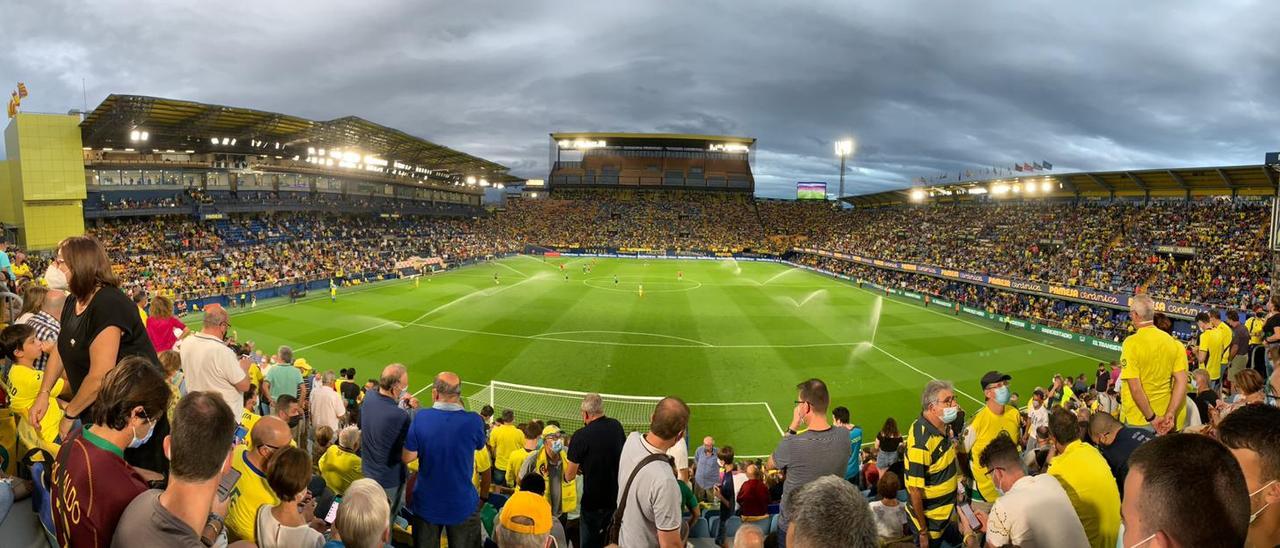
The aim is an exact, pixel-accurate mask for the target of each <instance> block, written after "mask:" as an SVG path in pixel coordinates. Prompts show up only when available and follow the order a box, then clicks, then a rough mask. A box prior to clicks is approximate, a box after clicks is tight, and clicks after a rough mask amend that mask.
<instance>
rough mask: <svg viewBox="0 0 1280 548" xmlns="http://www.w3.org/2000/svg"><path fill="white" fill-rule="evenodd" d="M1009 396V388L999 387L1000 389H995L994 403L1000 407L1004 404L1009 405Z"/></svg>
mask: <svg viewBox="0 0 1280 548" xmlns="http://www.w3.org/2000/svg"><path fill="white" fill-rule="evenodd" d="M1010 395H1011V394H1010V393H1009V387H1008V386H1001V387H1000V388H997V389H996V403H998V404H1000V405H1004V404H1006V403H1009V396H1010Z"/></svg>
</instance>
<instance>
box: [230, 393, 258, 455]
mask: <svg viewBox="0 0 1280 548" xmlns="http://www.w3.org/2000/svg"><path fill="white" fill-rule="evenodd" d="M257 408H258V385H256V384H251V385H249V390H248V391H246V392H245V393H244V409H241V410H240V426H239V427H238V428H236V443H237V444H241V443H243V444H245V445H252V441H251V438H252V436H251V435H250V433H251V432H253V425H255V424H258V419H261V418H262V416H261V415H259V414H257V413H256V412H254V410H256V409H257Z"/></svg>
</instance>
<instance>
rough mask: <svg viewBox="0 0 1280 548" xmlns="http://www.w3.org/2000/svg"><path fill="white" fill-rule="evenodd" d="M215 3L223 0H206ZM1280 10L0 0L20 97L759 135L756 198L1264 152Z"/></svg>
mask: <svg viewBox="0 0 1280 548" xmlns="http://www.w3.org/2000/svg"><path fill="white" fill-rule="evenodd" d="M213 6H216V7H213ZM1276 21H1280V3H1278V2H1266V1H1260V2H1246V1H1232V0H1217V1H1215V2H1199V3H1191V2H1180V1H1170V2H1159V3H1150V4H1145V5H1139V4H1135V3H1127V2H1111V1H1109V2H1094V1H1079V2H1061V1H1056V2H1044V1H1021V2H996V1H974V2H950V1H941V0H937V1H913V0H893V1H876V2H851V1H832V2H827V1H815V0H810V1H806V2H778V1H756V0H737V1H728V2H709V1H708V2H700V1H699V2H695V1H688V0H684V1H674V2H660V1H644V2H582V3H572V2H536V1H517V2H469V1H468V2H426V1H419V2H382V1H370V2H340V3H331V2H325V1H308V2H286V1H278V2H262V1H257V2H243V3H242V2H216V3H211V2H199V3H185V2H176V1H166V2H146V1H139V2H127V3H125V2H114V1H97V2H83V3H68V2H60V1H57V0H42V1H39V2H19V1H17V0H0V36H4V37H5V38H6V39H5V47H4V48H0V82H4V84H3V86H4V87H6V88H7V87H9V86H11V85H12V83H11V81H17V80H22V81H24V82H26V83H27V85H28V87H29V88H30V90H31V97H29V98H28V99H27V101H25V102H24V104H23V106H24V109H25V110H28V111H38V112H65V111H66V110H68V109H71V108H79V107H80V106H81V105H82V103H83V102H84V101H83V99H82V94H81V79H83V80H84V82H85V84H86V86H87V99H88V104H89V107H90V108H93V106H95V105H96V104H97V103H98V102H99V101H101V100H102V99H103V98H104V97H106V95H107V94H110V93H137V94H144V95H154V96H160V97H171V98H180V99H189V100H195V101H203V102H211V103H220V104H227V105H233V106H243V107H250V108H257V109H262V110H269V111H277V112H285V113H290V114H296V115H300V116H305V117H310V118H316V119H332V118H337V117H341V116H345V115H356V116H361V117H364V118H368V119H370V120H374V121H376V122H380V123H383V124H386V125H389V126H392V127H395V128H399V129H402V130H404V131H407V132H409V133H411V134H414V135H418V136H421V137H424V138H427V139H430V140H432V141H435V142H438V143H441V144H444V145H447V146H451V147H454V148H457V149H460V150H463V151H466V152H469V153H472V154H476V155H479V156H482V157H485V158H488V159H492V160H495V161H497V162H500V163H502V164H504V165H507V166H509V167H511V168H512V171H513V173H514V174H516V175H519V176H522V177H533V178H540V177H545V176H546V171H547V165H546V163H547V147H548V138H547V134H548V133H549V132H551V131H557V130H564V131H584V130H585V131H639V132H647V131H663V132H696V133H712V134H730V135H744V136H752V137H756V138H757V139H759V141H758V153H757V159H756V166H755V172H756V179H757V187H758V190H757V193H758V194H761V195H765V196H773V197H785V196H794V183H795V181H798V180H800V181H812V180H817V181H829V182H831V183H832V188H833V189H834V183H835V182H836V181H837V180H838V177H839V167H838V163H837V161H836V160H835V158H834V156H833V154H832V142H833V141H834V140H836V139H837V138H840V137H844V136H850V137H853V138H855V139H856V140H857V142H858V150H857V152H856V154H855V156H854V158H853V161H852V165H851V167H850V168H849V172H848V174H847V180H846V186H847V187H848V193H850V194H854V193H865V192H872V191H876V190H882V189H886V188H900V187H904V186H908V185H910V184H911V180H912V179H914V178H915V177H918V176H930V175H932V176H936V175H938V174H941V173H943V172H949V173H952V174H953V175H954V173H955V172H957V171H959V170H965V169H978V168H983V167H987V166H991V165H1010V164H1012V163H1014V162H1033V161H1045V160H1047V161H1049V162H1051V163H1053V164H1054V167H1055V171H1078V170H1111V169H1126V168H1151V167H1170V166H1189V165H1224V164H1247V163H1260V162H1261V161H1262V158H1263V154H1264V153H1265V152H1266V151H1269V150H1280V129H1278V128H1280V101H1277V100H1276V99H1275V97H1276V92H1277V90H1280V45H1277V42H1276V40H1275V39H1274V25H1275V23H1276Z"/></svg>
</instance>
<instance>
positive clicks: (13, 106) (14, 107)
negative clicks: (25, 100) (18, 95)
mask: <svg viewBox="0 0 1280 548" xmlns="http://www.w3.org/2000/svg"><path fill="white" fill-rule="evenodd" d="M17 115H18V103H15V102H14V101H13V98H9V117H10V118H13V117H14V116H17Z"/></svg>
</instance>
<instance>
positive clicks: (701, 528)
mask: <svg viewBox="0 0 1280 548" xmlns="http://www.w3.org/2000/svg"><path fill="white" fill-rule="evenodd" d="M689 538H711V527H710V526H709V525H707V518H706V517H700V518H698V521H695V522H693V529H691V530H690V531H689Z"/></svg>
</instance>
